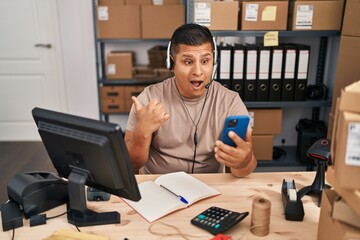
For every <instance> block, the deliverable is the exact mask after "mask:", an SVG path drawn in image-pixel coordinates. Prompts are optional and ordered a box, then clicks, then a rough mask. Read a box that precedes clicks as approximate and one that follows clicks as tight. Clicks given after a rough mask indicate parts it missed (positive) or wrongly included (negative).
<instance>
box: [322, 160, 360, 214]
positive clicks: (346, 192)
mask: <svg viewBox="0 0 360 240" xmlns="http://www.w3.org/2000/svg"><path fill="white" fill-rule="evenodd" d="M326 181H327V182H328V183H329V184H330V185H331V186H332V187H333V188H334V189H336V192H337V193H339V195H340V196H341V197H342V198H343V199H344V200H345V202H346V203H347V204H348V205H349V206H350V207H351V209H352V210H354V211H355V213H356V214H357V215H359V216H360V189H356V190H353V189H346V188H342V187H340V185H339V183H338V181H337V179H336V178H335V170H334V166H329V167H328V169H327V172H326Z"/></svg>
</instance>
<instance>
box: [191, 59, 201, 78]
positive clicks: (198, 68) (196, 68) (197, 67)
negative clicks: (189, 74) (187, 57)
mask: <svg viewBox="0 0 360 240" xmlns="http://www.w3.org/2000/svg"><path fill="white" fill-rule="evenodd" d="M193 72H194V74H195V75H197V76H200V75H201V74H202V72H203V71H202V66H201V63H200V62H195V64H194V69H193Z"/></svg>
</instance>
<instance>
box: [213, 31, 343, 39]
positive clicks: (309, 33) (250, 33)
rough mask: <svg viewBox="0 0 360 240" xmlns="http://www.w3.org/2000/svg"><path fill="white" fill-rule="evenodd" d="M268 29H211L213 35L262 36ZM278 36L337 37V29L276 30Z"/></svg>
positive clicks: (338, 34)
mask: <svg viewBox="0 0 360 240" xmlns="http://www.w3.org/2000/svg"><path fill="white" fill-rule="evenodd" d="M269 31H270V30H268V31H211V33H212V34H213V35H214V36H222V37H226V36H228V37H229V36H231V37H263V36H264V34H265V33H267V32H269ZM277 32H279V37H301V38H302V37H338V36H340V34H341V32H340V31H337V30H312V31H311V30H309V31H277Z"/></svg>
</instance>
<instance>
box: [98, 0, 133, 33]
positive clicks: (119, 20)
mask: <svg viewBox="0 0 360 240" xmlns="http://www.w3.org/2000/svg"><path fill="white" fill-rule="evenodd" d="M113 2H114V1H110V0H107V1H99V5H98V7H97V24H98V37H99V38H104V39H113V38H128V39H132V38H135V39H136V38H140V6H135V5H133V6H125V5H122V4H120V2H119V3H117V4H113ZM105 3H106V4H105ZM110 3H111V4H110Z"/></svg>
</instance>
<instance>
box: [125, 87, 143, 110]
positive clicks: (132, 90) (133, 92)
mask: <svg viewBox="0 0 360 240" xmlns="http://www.w3.org/2000/svg"><path fill="white" fill-rule="evenodd" d="M145 87H146V86H126V87H125V111H126V112H129V111H130V109H131V105H132V104H133V100H132V99H131V97H132V96H138V95H139V94H140V93H141V92H142V91H143V90H144V88H145Z"/></svg>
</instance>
